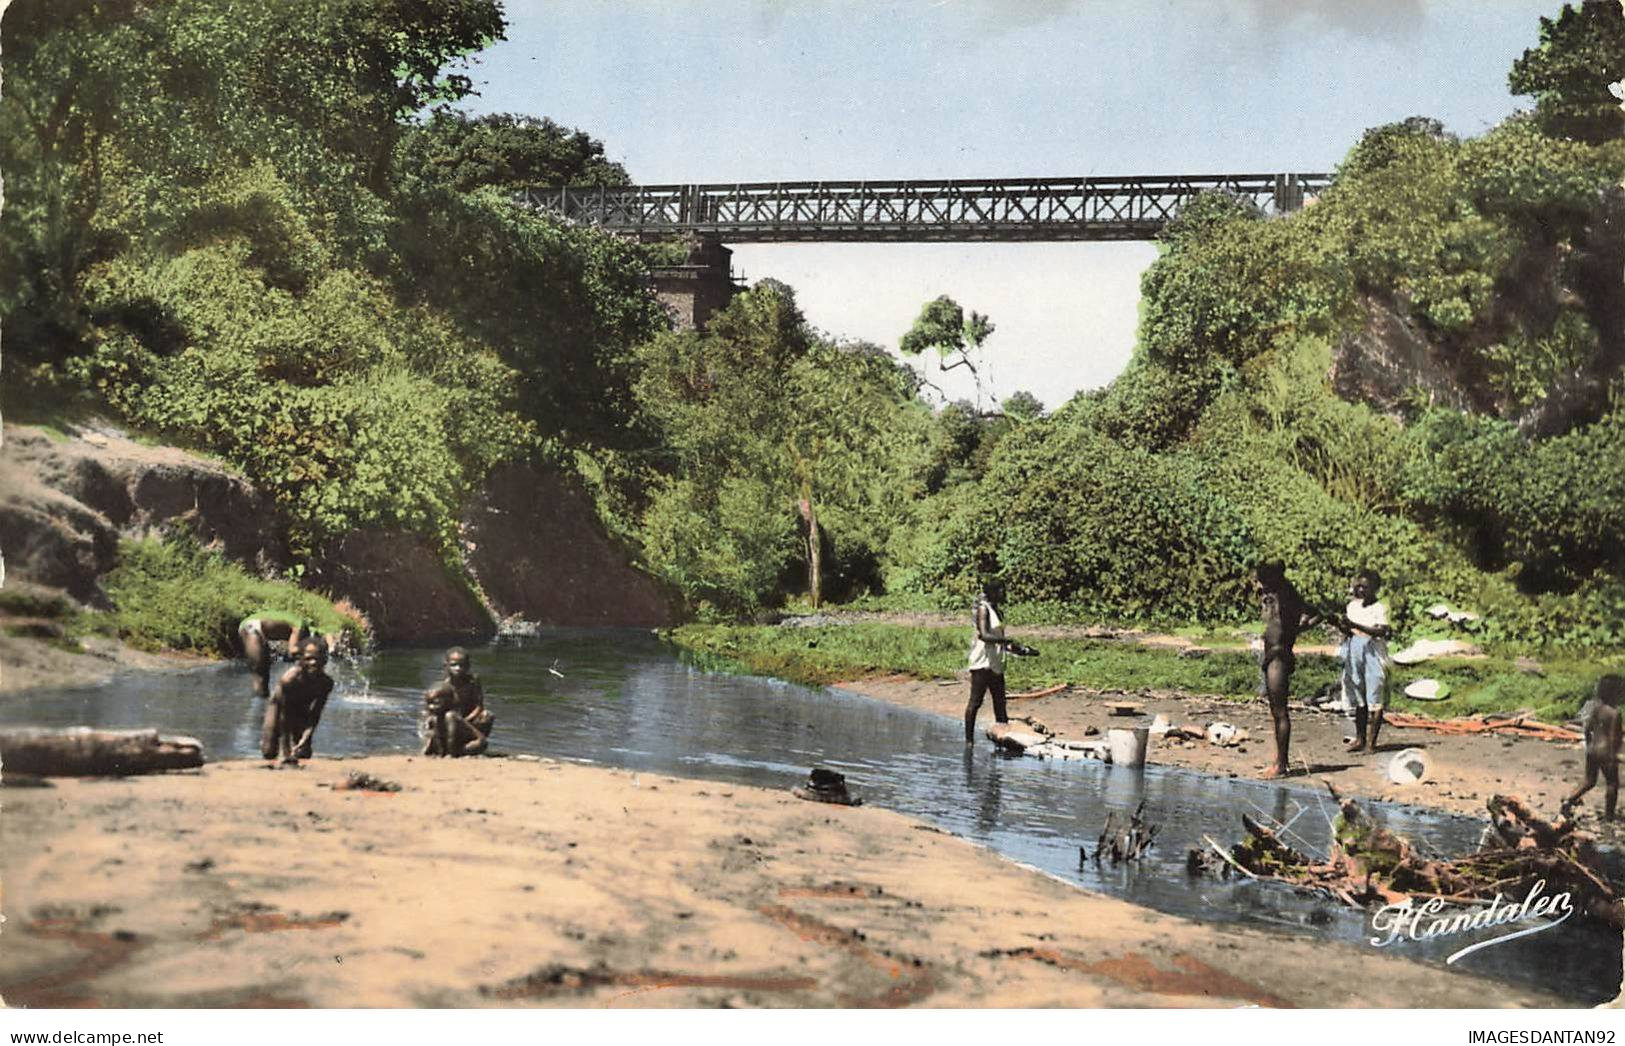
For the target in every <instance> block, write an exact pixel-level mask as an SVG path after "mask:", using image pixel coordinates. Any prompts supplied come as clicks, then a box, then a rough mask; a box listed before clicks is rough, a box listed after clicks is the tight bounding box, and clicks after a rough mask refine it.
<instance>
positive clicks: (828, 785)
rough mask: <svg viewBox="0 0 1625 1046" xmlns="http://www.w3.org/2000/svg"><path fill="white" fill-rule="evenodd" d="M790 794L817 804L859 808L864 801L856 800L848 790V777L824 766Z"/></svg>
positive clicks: (813, 772)
mask: <svg viewBox="0 0 1625 1046" xmlns="http://www.w3.org/2000/svg"><path fill="white" fill-rule="evenodd" d="M790 794H791V795H793V796H795V797H796V798H797V799H806V800H809V801H811V802H815V803H835V804H836V805H838V806H859V805H861V804H862V803H863V800H862V799H854V798H852V796H851V795H850V794H849V793H848V792H847V790H846V776H845V775H844V774H838V773H836V772H835V771H834V770H828V769H825V768H824V767H822V766H815V767H813V768H812V773H810V774H808V775H807V782H806V783H805V784H799V785H796V786H795V787H794V788H792V789H790Z"/></svg>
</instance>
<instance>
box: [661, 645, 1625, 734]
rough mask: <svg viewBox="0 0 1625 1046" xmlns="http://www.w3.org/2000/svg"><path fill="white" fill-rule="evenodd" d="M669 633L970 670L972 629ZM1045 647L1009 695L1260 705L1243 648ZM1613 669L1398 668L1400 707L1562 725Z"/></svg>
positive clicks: (1018, 671) (933, 672)
mask: <svg viewBox="0 0 1625 1046" xmlns="http://www.w3.org/2000/svg"><path fill="white" fill-rule="evenodd" d="M665 635H666V637H667V638H668V639H670V640H671V641H672V642H673V643H675V644H676V645H678V646H679V647H681V648H682V649H684V650H685V651H687V652H688V653H689V655H690V656H692V657H695V658H697V659H699V660H701V661H702V662H706V663H707V667H725V666H726V664H728V663H732V664H734V665H738V666H741V667H743V668H745V669H747V670H749V671H752V672H757V673H761V674H763V675H771V676H777V677H780V678H783V679H789V680H792V681H795V682H799V683H807V684H812V685H822V684H828V683H835V682H840V681H843V680H852V679H860V678H863V677H866V676H878V675H906V676H910V677H913V678H915V679H922V680H930V679H951V678H953V677H954V676H955V675H956V674H957V673H958V672H960V671H961V670H962V669H963V668H964V665H965V650H966V646H967V643H968V641H969V639H968V630H967V629H966V628H965V627H943V626H936V627H932V626H924V627H922V626H916V625H893V624H883V623H874V622H856V623H851V624H836V625H828V626H822V627H816V628H786V627H783V626H741V625H686V626H683V627H681V628H677V629H673V630H671V631H670V632H667V633H665ZM1036 645H1038V646H1039V647H1040V649H1041V651H1042V656H1040V657H1037V658H1010V659H1008V660H1007V662H1006V668H1007V674H1008V681H1009V686H1010V689H1011V690H1012V691H1022V690H1036V689H1040V688H1043V687H1048V686H1054V685H1056V684H1060V683H1067V684H1070V685H1072V686H1078V687H1083V688H1086V689H1090V690H1120V691H1129V692H1147V691H1180V692H1185V693H1191V694H1204V695H1217V696H1220V697H1224V698H1228V699H1232V700H1251V699H1252V698H1254V697H1256V695H1257V692H1258V666H1257V662H1256V661H1255V660H1254V658H1253V655H1252V653H1251V652H1250V651H1249V650H1247V649H1245V648H1244V647H1242V648H1234V649H1217V648H1214V649H1208V650H1207V652H1206V653H1203V654H1200V655H1199V656H1191V654H1190V653H1189V652H1182V651H1181V650H1179V649H1176V648H1172V647H1164V646H1156V645H1150V644H1148V643H1145V642H1141V641H1136V640H1133V639H1088V638H1059V637H1058V638H1048V639H1045V640H1043V641H1041V642H1037V643H1036ZM1616 660H1617V659H1616ZM1339 667H1340V665H1339V662H1338V661H1337V660H1336V659H1335V658H1332V657H1328V656H1324V655H1316V654H1299V656H1298V668H1297V671H1296V673H1295V674H1294V675H1293V680H1292V681H1293V691H1294V693H1296V694H1297V695H1298V696H1300V697H1302V696H1307V695H1310V694H1314V693H1316V692H1318V691H1320V690H1321V689H1323V688H1325V687H1328V686H1330V685H1332V683H1333V682H1334V681H1335V680H1336V678H1337V674H1338V671H1339ZM1606 668H1607V662H1606V661H1596V662H1579V661H1554V662H1547V663H1545V664H1543V666H1542V668H1541V671H1542V672H1544V675H1534V674H1531V673H1528V672H1524V671H1520V670H1519V669H1518V668H1517V666H1516V665H1515V663H1514V661H1513V660H1512V659H1511V658H1507V657H1483V658H1459V659H1441V660H1438V661H1432V662H1428V663H1426V664H1423V665H1417V666H1414V667H1411V668H1403V667H1401V668H1396V670H1395V688H1394V693H1395V696H1394V701H1393V707H1395V708H1397V709H1402V710H1405V711H1413V712H1419V713H1423V714H1426V715H1433V716H1440V717H1444V716H1457V715H1472V714H1477V713H1487V712H1515V711H1520V710H1527V711H1532V712H1533V713H1534V714H1535V715H1536V716H1537V717H1539V718H1541V719H1544V720H1546V721H1550V722H1561V721H1563V720H1564V719H1567V718H1569V717H1571V716H1573V715H1574V714H1575V712H1576V711H1578V709H1579V707H1580V705H1581V703H1582V702H1584V700H1585V699H1586V697H1587V696H1589V694H1590V693H1591V690H1592V688H1593V687H1594V686H1595V683H1596V678H1597V676H1599V675H1601V674H1602V673H1603V672H1604V671H1605V670H1606ZM1423 678H1428V679H1437V680H1439V681H1440V682H1441V683H1443V684H1444V685H1445V686H1446V687H1448V688H1449V696H1448V697H1447V698H1446V699H1445V700H1443V701H1412V700H1410V699H1409V698H1406V697H1404V696H1403V695H1402V694H1401V693H1400V690H1401V688H1403V686H1404V685H1405V684H1406V683H1409V682H1411V681H1413V680H1416V679H1423Z"/></svg>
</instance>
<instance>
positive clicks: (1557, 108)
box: [1507, 0, 1625, 142]
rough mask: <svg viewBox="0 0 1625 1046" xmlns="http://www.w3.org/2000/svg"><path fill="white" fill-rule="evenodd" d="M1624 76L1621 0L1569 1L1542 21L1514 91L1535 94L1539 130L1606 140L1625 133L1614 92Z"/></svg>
mask: <svg viewBox="0 0 1625 1046" xmlns="http://www.w3.org/2000/svg"><path fill="white" fill-rule="evenodd" d="M1620 77H1625V11H1621V10H1620V6H1619V3H1618V0H1585V2H1584V3H1582V4H1580V6H1579V7H1575V6H1574V5H1573V4H1564V5H1563V11H1562V13H1561V14H1559V15H1558V16H1557V17H1556V18H1555V19H1554V18H1542V19H1541V20H1540V44H1539V45H1538V46H1536V47H1532V48H1530V49H1529V50H1527V51H1525V52H1524V53H1523V56H1522V57H1521V58H1519V59H1518V60H1517V61H1516V62H1514V63H1513V64H1512V72H1511V73H1510V74H1509V75H1508V77H1507V85H1508V86H1509V87H1510V88H1511V90H1512V93H1513V94H1528V95H1534V97H1535V120H1536V122H1537V123H1538V124H1539V126H1540V129H1541V130H1542V131H1544V132H1546V133H1547V134H1550V135H1552V136H1554V137H1558V138H1574V139H1578V140H1579V141H1583V142H1604V141H1608V140H1610V139H1615V138H1619V137H1621V136H1622V135H1625V114H1622V113H1621V112H1620V111H1619V103H1618V102H1617V101H1616V100H1615V99H1614V98H1613V97H1612V96H1611V95H1610V94H1609V90H1608V84H1609V82H1610V81H1613V80H1616V79H1618V78H1620Z"/></svg>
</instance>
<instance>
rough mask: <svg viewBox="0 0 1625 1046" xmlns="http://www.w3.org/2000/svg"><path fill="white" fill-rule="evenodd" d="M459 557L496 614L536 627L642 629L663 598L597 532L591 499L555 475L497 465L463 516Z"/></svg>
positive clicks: (658, 617)
mask: <svg viewBox="0 0 1625 1046" xmlns="http://www.w3.org/2000/svg"><path fill="white" fill-rule="evenodd" d="M463 539H464V543H463V547H464V561H465V562H466V564H467V566H468V568H469V571H470V572H471V573H472V574H473V575H474V577H475V578H476V579H477V580H478V582H479V585H480V588H481V589H482V590H484V592H485V596H486V598H487V599H488V600H489V601H490V604H491V607H492V610H493V611H494V612H495V613H496V614H497V615H498V616H500V617H514V616H517V617H521V618H523V619H525V620H526V621H531V622H535V623H537V624H543V625H585V626H598V627H609V626H645V627H655V626H660V625H667V624H671V623H672V622H673V621H674V620H676V614H675V612H674V610H673V603H672V601H671V600H670V599H669V598H668V597H667V595H666V594H665V593H664V592H663V591H662V590H661V589H660V587H659V586H658V585H657V584H656V583H655V581H654V580H653V579H651V578H650V577H649V576H648V575H646V574H643V573H641V572H639V571H638V570H636V569H635V568H633V567H632V566H631V565H630V562H629V558H628V556H627V555H626V554H625V552H623V551H622V550H621V549H620V548H618V547H617V546H616V545H615V544H614V542H612V541H611V540H610V538H609V537H608V535H607V534H606V533H605V532H604V528H603V526H602V525H601V524H600V523H599V520H598V517H597V514H596V513H595V512H594V511H593V508H592V502H591V500H590V499H589V498H588V497H587V495H586V494H585V492H583V491H582V490H581V489H580V487H579V486H577V485H576V484H575V483H574V482H572V481H571V480H570V479H568V478H567V477H565V476H563V475H560V474H559V473H557V472H552V471H545V470H542V469H538V468H535V467H532V466H529V465H506V466H503V467H501V468H498V469H497V470H496V471H495V472H493V473H492V475H491V477H490V479H489V480H488V481H487V482H486V484H485V489H484V491H483V492H482V493H481V495H480V496H479V497H478V498H476V499H474V501H473V502H471V503H470V504H469V506H468V508H467V510H466V511H465V512H464V514H463Z"/></svg>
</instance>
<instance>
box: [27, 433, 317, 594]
mask: <svg viewBox="0 0 1625 1046" xmlns="http://www.w3.org/2000/svg"><path fill="white" fill-rule="evenodd" d="M3 439H4V442H3V443H0V553H3V554H4V556H5V564H6V572H7V575H8V576H11V577H16V578H20V579H22V580H25V581H30V582H33V583H35V584H39V585H45V586H48V587H51V588H59V589H62V590H63V591H65V592H67V593H68V594H69V595H71V596H73V597H74V598H75V599H77V600H79V601H80V602H82V603H86V604H89V605H91V606H100V607H105V606H106V605H107V596H106V593H104V592H103V591H102V588H101V580H100V579H101V575H102V574H104V573H106V572H107V571H108V570H110V569H111V568H112V567H113V565H114V563H115V562H116V559H117V555H118V541H119V538H120V537H140V536H143V535H146V534H149V533H152V532H155V531H157V530H158V529H160V528H161V527H165V526H181V527H184V528H186V529H187V530H189V531H190V532H191V533H192V534H193V535H195V536H196V537H197V539H198V540H199V541H200V542H202V543H203V544H205V545H215V546H217V547H219V548H221V550H222V551H224V552H225V554H226V555H227V556H228V557H230V558H231V559H233V560H236V561H237V562H240V563H243V564H245V565H246V566H247V567H248V568H249V569H250V570H253V571H255V572H257V573H270V572H275V571H278V570H280V569H282V568H283V567H285V566H286V565H287V561H286V554H285V552H284V549H285V548H286V541H285V539H284V536H283V533H282V529H281V527H280V526H279V525H278V524H277V521H276V515H275V513H274V511H273V510H272V507H271V504H270V501H269V499H267V498H265V497H264V496H262V495H261V494H260V493H259V492H258V491H257V490H256V489H255V488H254V486H253V485H252V484H251V483H249V482H248V480H247V479H246V478H244V477H243V476H241V475H239V474H238V473H236V472H234V471H232V470H231V469H229V468H227V467H225V466H224V465H221V464H219V463H218V462H214V461H210V460H208V459H206V458H201V457H198V456H197V455H195V454H189V453H187V452H185V451H182V450H178V449H176V448H174V447H148V446H143V445H142V444H139V443H136V442H134V441H132V440H129V439H126V438H124V437H123V436H122V435H119V434H117V433H116V432H113V431H97V430H95V429H83V430H78V431H75V432H74V433H73V434H71V435H69V436H68V437H66V438H64V437H62V436H60V435H56V434H48V433H47V432H46V430H44V429H38V428H31V427H27V426H15V425H8V426H6V427H5V429H4V432H3Z"/></svg>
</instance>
